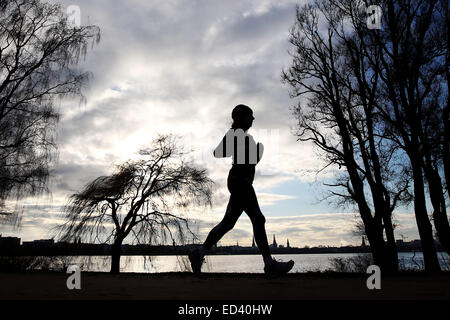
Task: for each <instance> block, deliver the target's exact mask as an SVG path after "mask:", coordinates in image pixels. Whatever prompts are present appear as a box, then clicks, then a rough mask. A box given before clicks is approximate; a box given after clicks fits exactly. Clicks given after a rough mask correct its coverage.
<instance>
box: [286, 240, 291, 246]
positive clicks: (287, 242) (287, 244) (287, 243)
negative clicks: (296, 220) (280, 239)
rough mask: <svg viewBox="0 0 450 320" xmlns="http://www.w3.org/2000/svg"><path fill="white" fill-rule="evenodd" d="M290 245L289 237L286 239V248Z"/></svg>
mask: <svg viewBox="0 0 450 320" xmlns="http://www.w3.org/2000/svg"><path fill="white" fill-rule="evenodd" d="M290 247H291V246H290V245H289V239H287V241H286V248H290Z"/></svg>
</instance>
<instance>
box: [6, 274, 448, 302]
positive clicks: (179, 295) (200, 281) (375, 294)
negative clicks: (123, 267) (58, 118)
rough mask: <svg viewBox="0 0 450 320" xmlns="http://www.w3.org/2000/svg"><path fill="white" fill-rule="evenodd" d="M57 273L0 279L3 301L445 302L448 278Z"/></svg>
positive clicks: (358, 275)
mask: <svg viewBox="0 0 450 320" xmlns="http://www.w3.org/2000/svg"><path fill="white" fill-rule="evenodd" d="M68 276H69V275H68V274H65V273H62V272H26V273H0V284H1V285H0V300H6V299H44V300H46V299H69V300H71V299H151V300H154V299H162V300H197V299H202V300H225V299H233V300H240V299H262V300H265V299H268V300H277V299H279V300H299V299H340V300H342V299H344V300H345V299H362V300H372V299H420V300H427V299H450V274H449V273H444V274H440V275H426V274H423V273H404V274H401V275H399V276H395V277H388V276H384V277H383V276H382V277H381V290H368V289H367V286H366V280H367V277H368V275H365V274H340V273H293V274H288V275H287V276H284V277H282V278H278V279H272V280H268V279H266V278H265V276H264V275H262V274H243V273H240V274H233V273H228V274H220V273H206V274H204V276H203V277H202V278H196V277H194V276H193V275H192V274H191V273H160V274H134V273H124V274H119V275H111V274H109V273H94V272H82V273H81V290H68V289H67V287H66V280H67V277H68Z"/></svg>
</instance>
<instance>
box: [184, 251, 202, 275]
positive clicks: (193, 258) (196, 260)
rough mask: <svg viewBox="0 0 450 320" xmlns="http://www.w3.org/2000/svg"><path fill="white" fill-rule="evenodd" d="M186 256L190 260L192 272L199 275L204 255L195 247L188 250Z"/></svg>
mask: <svg viewBox="0 0 450 320" xmlns="http://www.w3.org/2000/svg"><path fill="white" fill-rule="evenodd" d="M188 257H189V261H190V262H191V268H192V272H193V273H194V274H195V275H196V276H199V275H200V274H201V273H202V264H203V262H204V261H205V256H204V255H202V254H201V253H200V251H199V249H197V248H196V249H193V250H192V251H190V252H189V255H188Z"/></svg>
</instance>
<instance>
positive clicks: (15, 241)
mask: <svg viewBox="0 0 450 320" xmlns="http://www.w3.org/2000/svg"><path fill="white" fill-rule="evenodd" d="M19 246H20V238H17V237H2V236H1V235H0V248H1V247H3V248H17V247H19Z"/></svg>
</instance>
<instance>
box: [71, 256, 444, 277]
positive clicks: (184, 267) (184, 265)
mask: <svg viewBox="0 0 450 320" xmlns="http://www.w3.org/2000/svg"><path fill="white" fill-rule="evenodd" d="M355 256H358V254H356V253H337V254H333V253H329V254H328V253H327V254H287V255H274V256H273V257H274V258H275V259H280V260H283V261H287V260H290V259H292V260H294V262H295V265H294V268H293V270H292V272H308V271H325V270H332V265H331V263H330V259H332V258H344V259H346V258H350V257H355ZM439 258H440V259H439V260H440V263H441V267H442V269H443V270H450V268H449V265H450V259H449V257H448V255H447V254H445V253H439ZM399 260H400V261H399V266H400V269H402V270H408V269H414V270H421V269H423V254H422V253H415V254H413V253H412V252H402V253H399ZM71 263H72V264H76V265H78V266H80V268H81V270H83V271H106V272H108V271H109V270H110V266H111V258H110V257H109V256H91V257H88V256H78V257H72V261H71ZM120 265H121V271H122V272H144V273H146V272H149V273H155V272H180V271H181V272H183V271H190V266H189V260H188V259H187V257H186V256H153V257H143V256H122V258H121V263H120ZM263 268H264V264H263V261H262V258H261V256H259V255H216V256H207V259H206V263H205V264H204V265H203V268H202V271H204V272H246V273H261V272H263Z"/></svg>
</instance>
